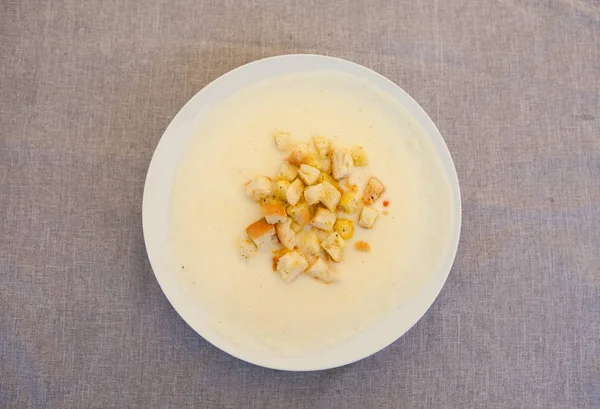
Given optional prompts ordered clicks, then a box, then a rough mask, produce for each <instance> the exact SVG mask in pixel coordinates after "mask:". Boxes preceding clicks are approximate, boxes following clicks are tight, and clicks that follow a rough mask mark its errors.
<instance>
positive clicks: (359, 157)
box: [350, 146, 369, 167]
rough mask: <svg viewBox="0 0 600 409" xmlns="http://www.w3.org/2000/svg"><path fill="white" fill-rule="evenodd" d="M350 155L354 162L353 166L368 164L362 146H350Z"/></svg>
mask: <svg viewBox="0 0 600 409" xmlns="http://www.w3.org/2000/svg"><path fill="white" fill-rule="evenodd" d="M350 155H351V156H352V162H353V163H354V166H358V167H360V166H367V165H368V164H369V157H368V156H367V152H365V150H364V149H363V147H362V146H354V147H352V149H351V150H350Z"/></svg>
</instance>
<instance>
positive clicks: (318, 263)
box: [305, 258, 335, 284]
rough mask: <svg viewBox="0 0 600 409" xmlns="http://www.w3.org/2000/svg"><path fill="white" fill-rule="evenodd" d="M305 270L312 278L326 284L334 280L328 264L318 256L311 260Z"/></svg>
mask: <svg viewBox="0 0 600 409" xmlns="http://www.w3.org/2000/svg"><path fill="white" fill-rule="evenodd" d="M305 272H306V274H308V275H309V276H311V277H312V278H316V279H317V280H319V281H322V282H324V283H327V284H329V283H332V282H334V281H335V278H334V276H333V273H332V272H331V270H330V269H329V264H328V263H327V262H326V261H325V260H323V259H322V258H318V259H316V260H315V261H313V262H312V263H311V264H310V265H309V266H308V268H307V269H306V271H305Z"/></svg>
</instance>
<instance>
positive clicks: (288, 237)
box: [275, 218, 296, 250]
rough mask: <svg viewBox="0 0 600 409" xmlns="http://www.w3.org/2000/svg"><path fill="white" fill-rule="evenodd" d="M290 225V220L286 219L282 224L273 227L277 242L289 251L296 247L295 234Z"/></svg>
mask: <svg viewBox="0 0 600 409" xmlns="http://www.w3.org/2000/svg"><path fill="white" fill-rule="evenodd" d="M291 224H292V219H290V218H286V220H285V221H284V222H281V223H277V224H276V225H275V232H276V233H277V238H278V239H279V242H280V243H281V244H283V246H284V247H285V248H286V249H289V250H292V249H293V248H294V246H295V245H296V233H294V231H293V230H292V228H291Z"/></svg>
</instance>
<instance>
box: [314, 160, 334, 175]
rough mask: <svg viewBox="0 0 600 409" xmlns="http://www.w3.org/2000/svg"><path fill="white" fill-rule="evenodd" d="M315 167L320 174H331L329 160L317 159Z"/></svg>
mask: <svg viewBox="0 0 600 409" xmlns="http://www.w3.org/2000/svg"><path fill="white" fill-rule="evenodd" d="M317 167H318V168H319V170H320V171H321V172H325V173H329V172H331V158H319V160H318V161H317Z"/></svg>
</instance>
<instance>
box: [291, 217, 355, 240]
mask: <svg viewBox="0 0 600 409" xmlns="http://www.w3.org/2000/svg"><path fill="white" fill-rule="evenodd" d="M333 230H335V231H337V232H338V233H339V234H340V236H342V239H344V240H349V239H351V238H352V236H353V235H354V223H353V222H352V220H348V219H337V220H336V221H335V224H334V225H333ZM279 241H281V239H280V240H279Z"/></svg>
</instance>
